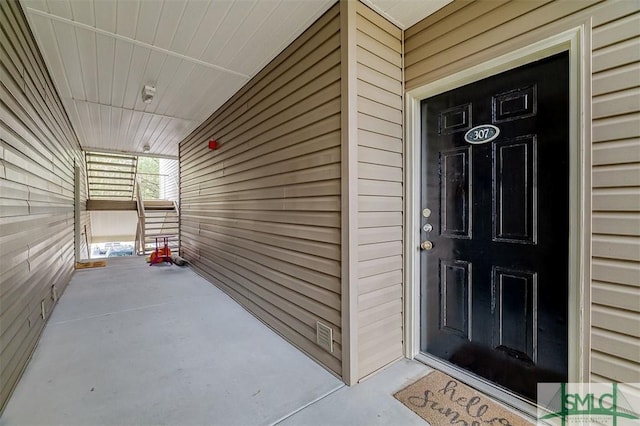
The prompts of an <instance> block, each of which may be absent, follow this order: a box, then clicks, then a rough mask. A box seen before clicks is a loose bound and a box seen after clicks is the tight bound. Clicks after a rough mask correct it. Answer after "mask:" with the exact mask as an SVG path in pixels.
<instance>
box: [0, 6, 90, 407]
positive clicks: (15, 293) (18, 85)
mask: <svg viewBox="0 0 640 426" xmlns="http://www.w3.org/2000/svg"><path fill="white" fill-rule="evenodd" d="M0 29H1V31H2V32H1V33H0V55H1V57H0V63H1V64H2V65H1V66H0V81H1V84H0V93H1V94H2V97H1V100H0V114H1V120H0V252H1V253H0V257H1V258H2V268H0V359H1V360H2V361H1V362H0V407H2V406H4V404H5V403H6V401H7V398H8V396H9V394H10V392H11V390H12V389H13V387H14V386H15V384H16V381H17V380H18V378H19V376H20V374H21V372H22V370H23V369H24V367H25V364H26V362H27V360H28V358H29V356H30V354H31V352H32V351H33V349H34V347H35V344H36V342H37V340H38V337H39V336H40V333H41V331H42V329H43V327H44V324H45V322H46V319H48V317H49V315H50V312H51V310H52V308H53V306H54V304H55V300H54V298H53V291H52V286H54V285H55V287H56V290H57V294H58V296H59V295H60V294H62V292H63V290H64V289H65V287H66V285H67V284H68V282H69V279H70V277H71V274H72V272H73V267H74V161H78V162H79V164H82V163H81V162H82V156H81V155H80V150H79V145H78V143H77V139H76V137H75V134H74V133H73V130H72V128H71V125H70V123H69V120H68V118H67V116H66V113H65V111H64V109H63V107H62V103H61V101H60V99H59V97H58V94H57V92H56V91H55V89H54V85H53V82H52V80H51V78H50V76H49V74H48V72H47V69H46V66H45V64H44V62H43V59H42V57H41V56H40V53H39V51H38V49H37V47H36V44H35V41H34V39H33V37H32V35H31V33H30V31H29V29H28V26H27V22H26V19H25V17H24V15H23V13H22V10H21V9H20V5H19V4H18V2H16V1H3V2H0ZM81 180H84V177H82V178H81ZM81 214H82V216H83V217H82V218H81V219H82V220H86V216H87V215H86V213H81ZM86 252H87V248H86V245H85V246H84V247H82V250H81V253H86ZM42 301H44V306H45V312H46V314H45V319H43V318H42V317H41V302H42Z"/></svg>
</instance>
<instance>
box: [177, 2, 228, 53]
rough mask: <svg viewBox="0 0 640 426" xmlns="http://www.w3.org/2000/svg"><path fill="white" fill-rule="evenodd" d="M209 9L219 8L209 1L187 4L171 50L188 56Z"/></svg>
mask: <svg viewBox="0 0 640 426" xmlns="http://www.w3.org/2000/svg"><path fill="white" fill-rule="evenodd" d="M216 4H217V2H216ZM209 7H211V8H214V7H218V6H215V5H212V3H210V2H208V1H189V2H187V6H186V7H185V10H184V13H183V15H182V19H181V20H180V23H179V25H178V28H177V30H176V34H175V36H174V37H173V42H172V43H171V48H170V50H172V51H174V52H177V53H181V54H183V55H186V54H187V48H188V47H189V44H190V43H191V40H193V37H194V35H195V34H196V31H197V30H198V28H199V27H200V23H201V22H203V20H205V19H206V13H207V10H208V9H209Z"/></svg>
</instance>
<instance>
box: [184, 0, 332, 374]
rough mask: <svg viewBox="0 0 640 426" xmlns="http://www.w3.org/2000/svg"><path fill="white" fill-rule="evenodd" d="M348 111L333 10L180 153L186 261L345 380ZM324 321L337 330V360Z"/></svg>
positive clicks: (192, 137) (247, 86)
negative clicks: (323, 342)
mask: <svg viewBox="0 0 640 426" xmlns="http://www.w3.org/2000/svg"><path fill="white" fill-rule="evenodd" d="M340 111H341V109H340V20H339V8H338V7H337V6H335V7H333V8H332V9H330V10H329V11H328V12H327V13H326V14H325V15H323V16H322V17H321V18H320V19H319V20H318V21H317V22H316V23H314V24H313V25H312V26H311V27H310V28H309V29H308V30H307V31H306V32H305V33H304V34H303V35H302V36H300V37H299V38H298V39H297V40H296V41H295V42H294V43H292V45H290V46H289V47H288V48H287V49H285V51H284V52H282V53H281V54H280V55H279V56H278V57H277V58H276V59H274V60H273V61H272V62H271V63H270V64H269V65H268V66H267V67H266V68H265V69H263V70H262V71H261V72H260V73H259V74H258V75H256V76H255V77H254V78H253V79H252V80H251V81H250V82H249V83H248V84H247V85H246V86H245V87H244V88H243V89H241V90H240V91H239V92H238V93H236V94H235V95H234V96H233V97H232V98H231V99H230V100H229V101H228V102H227V103H226V104H225V105H224V106H223V107H221V108H220V109H219V110H218V111H217V112H215V113H214V114H213V115H212V116H211V117H210V118H209V119H207V120H206V121H205V123H203V124H202V125H201V126H200V127H199V128H198V129H197V130H196V131H194V132H193V133H192V134H191V135H190V136H189V137H188V138H187V139H185V140H184V141H183V142H181V144H180V194H181V197H180V198H181V200H180V201H181V209H180V215H181V218H180V223H181V227H180V234H181V254H182V255H183V256H184V257H185V258H186V259H188V260H189V261H190V262H191V264H192V265H193V267H194V268H195V269H196V270H197V271H198V272H199V273H201V274H202V275H203V276H205V277H207V278H208V279H210V280H211V281H212V282H214V283H215V284H216V285H218V286H219V287H220V288H222V289H223V290H224V291H226V292H227V293H228V294H229V295H230V296H231V297H233V298H234V299H236V300H237V301H238V302H239V303H241V304H242V305H243V306H245V307H246V308H247V309H249V310H250V311H251V312H253V313H254V314H255V315H256V316H258V317H259V318H260V319H261V320H263V321H264V322H265V323H267V324H269V325H270V326H271V327H272V328H273V329H275V330H276V331H277V332H279V333H280V334H281V335H282V336H284V337H285V338H286V339H288V340H289V341H291V342H292V343H293V344H294V345H296V346H297V347H299V348H300V349H302V350H303V351H305V352H306V353H308V354H309V355H310V356H312V357H313V358H315V359H316V360H318V361H319V362H320V363H322V364H323V365H325V366H326V367H327V368H329V369H331V370H332V371H334V372H335V373H336V374H341V368H342V365H341V357H342V354H341V340H342V337H341V314H340V311H341V295H340V293H341V280H340V271H341V248H340V238H341V228H340V196H341V191H340V182H341V181H340V173H341V170H340V155H341V150H340V143H341V139H340ZM211 138H213V139H215V140H217V141H218V142H220V144H221V146H220V148H219V149H218V150H215V151H210V150H209V149H208V147H207V141H208V140H209V139H211ZM316 321H321V322H323V323H324V324H326V325H329V326H330V327H331V328H332V329H333V340H334V350H333V353H330V352H328V351H326V350H324V349H322V348H321V347H320V346H318V345H317V344H316V343H315V340H316Z"/></svg>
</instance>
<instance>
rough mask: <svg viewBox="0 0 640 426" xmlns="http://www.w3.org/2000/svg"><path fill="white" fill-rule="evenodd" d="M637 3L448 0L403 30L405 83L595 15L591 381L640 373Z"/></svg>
mask: <svg viewBox="0 0 640 426" xmlns="http://www.w3.org/2000/svg"><path fill="white" fill-rule="evenodd" d="M639 9H640V6H639V4H638V2H635V1H626V0H621V1H605V2H596V1H581V2H561V1H535V2H534V1H532V2H518V1H496V2H482V1H477V2H471V3H467V2H462V1H454V2H453V3H451V4H450V5H449V6H447V7H445V8H444V9H442V10H440V11H438V12H436V13H435V14H434V15H432V16H431V17H428V18H427V19H425V20H423V21H422V22H420V23H418V24H416V25H415V26H413V27H411V28H409V29H408V30H407V31H406V32H405V40H406V44H405V55H406V57H405V64H406V70H405V72H406V76H405V77H406V87H407V90H411V89H414V88H417V87H420V86H422V85H425V84H427V83H430V82H432V81H436V80H438V79H439V78H442V77H444V76H446V75H448V74H451V73H454V72H457V71H461V70H463V69H465V68H466V67H469V66H473V65H476V64H478V63H481V62H483V61H486V60H488V59H490V58H492V57H495V56H497V55H499V54H503V53H507V52H509V51H510V50H513V49H514V48H516V47H521V44H522V42H521V41H518V37H521V36H522V37H526V36H527V34H528V33H531V32H532V31H534V30H541V31H545V32H546V33H548V34H554V33H556V32H560V31H564V30H565V29H567V28H570V27H571V26H577V25H582V24H583V23H584V22H593V27H592V31H593V33H592V72H593V75H592V84H593V85H592V95H593V98H592V108H593V109H592V116H593V122H592V127H591V129H592V139H593V145H592V162H593V164H592V166H593V170H592V186H593V188H592V208H593V222H592V233H593V234H592V283H591V293H592V296H591V297H592V312H591V323H592V324H591V325H592V334H591V348H590V349H591V354H592V356H591V373H592V375H593V376H592V378H593V379H594V380H609V381H611V380H613V381H626V382H638V381H640V143H639V142H638V141H639V140H640V124H639V123H640V101H639V100H640V38H639V33H638V28H640V26H639V23H640V15H639ZM587 291H589V290H587Z"/></svg>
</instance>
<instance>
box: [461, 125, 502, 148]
mask: <svg viewBox="0 0 640 426" xmlns="http://www.w3.org/2000/svg"><path fill="white" fill-rule="evenodd" d="M499 134H500V129H498V128H497V127H496V126H494V125H491V124H482V125H480V126H476V127H474V128H473V129H470V130H469V131H467V133H465V134H464V140H465V141H467V142H468V143H472V144H475V145H478V144H481V143H487V142H491V141H492V140H494V139H495V138H497V137H498V135H499Z"/></svg>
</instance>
